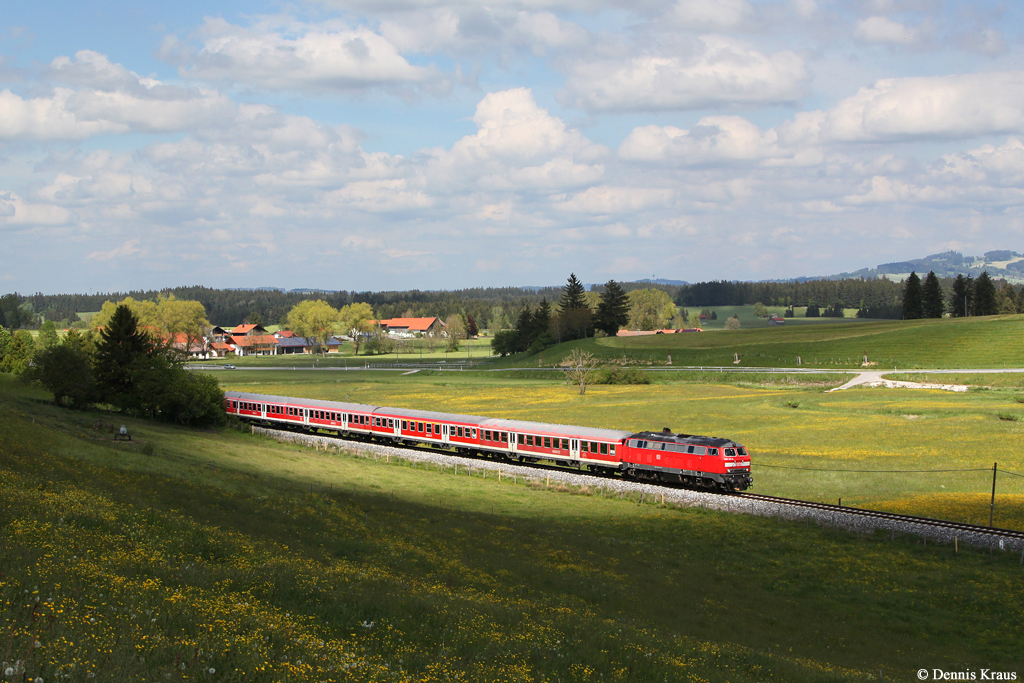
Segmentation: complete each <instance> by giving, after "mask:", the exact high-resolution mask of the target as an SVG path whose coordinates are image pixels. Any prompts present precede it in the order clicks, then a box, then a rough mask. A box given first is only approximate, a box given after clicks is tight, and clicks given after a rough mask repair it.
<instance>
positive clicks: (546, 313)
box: [526, 298, 554, 353]
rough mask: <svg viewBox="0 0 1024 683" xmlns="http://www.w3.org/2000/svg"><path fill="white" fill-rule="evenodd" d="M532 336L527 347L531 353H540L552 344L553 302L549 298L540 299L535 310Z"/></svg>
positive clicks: (531, 325) (531, 324)
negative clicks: (550, 302) (549, 301)
mask: <svg viewBox="0 0 1024 683" xmlns="http://www.w3.org/2000/svg"><path fill="white" fill-rule="evenodd" d="M530 327H531V336H530V345H529V347H528V348H527V349H526V350H527V351H529V352H530V353H538V352H539V351H543V350H544V349H545V348H547V347H548V346H551V344H552V342H553V341H554V340H552V338H551V332H550V330H551V304H549V303H548V300H547V298H543V299H541V300H540V304H539V305H538V306H537V310H536V311H534V312H533V320H532V321H531V323H530Z"/></svg>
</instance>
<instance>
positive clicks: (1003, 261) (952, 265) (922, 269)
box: [797, 249, 1024, 284]
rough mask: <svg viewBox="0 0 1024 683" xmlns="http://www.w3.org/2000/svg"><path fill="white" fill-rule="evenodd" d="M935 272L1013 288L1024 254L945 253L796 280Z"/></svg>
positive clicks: (1023, 269)
mask: <svg viewBox="0 0 1024 683" xmlns="http://www.w3.org/2000/svg"><path fill="white" fill-rule="evenodd" d="M930 270H934V271H935V274H936V275H938V276H939V277H956V276H957V275H961V274H962V275H972V276H974V277H977V276H978V275H981V273H982V272H984V271H988V274H989V275H991V276H992V277H994V278H997V279H998V278H1003V279H1006V280H1007V281H1009V282H1013V283H1015V284H1019V283H1024V254H1019V253H1017V252H1016V251H1010V250H1009V249H999V250H996V251H988V252H985V254H984V255H982V256H964V255H963V254H961V253H960V252H959V251H944V252H942V253H941V254H932V255H931V256H925V257H924V258H919V259H913V260H911V261H894V262H892V263H881V264H879V265H878V266H876V267H874V268H862V269H860V270H857V271H854V272H852V273H839V274H837V275H827V276H825V277H810V278H797V279H798V280H822V279H824V280H841V279H844V278H849V277H865V278H870V277H881V278H885V279H887V280H896V281H899V280H903V279H905V278H906V277H907V276H908V275H910V273H911V271H914V272H916V273H917V274H918V275H924V274H926V273H927V272H928V271H930Z"/></svg>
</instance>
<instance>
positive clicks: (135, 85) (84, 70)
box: [0, 50, 267, 140]
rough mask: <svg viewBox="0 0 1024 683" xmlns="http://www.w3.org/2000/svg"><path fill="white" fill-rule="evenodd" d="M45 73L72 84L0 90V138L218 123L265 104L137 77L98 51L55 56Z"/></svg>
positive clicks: (55, 136) (44, 137)
mask: <svg viewBox="0 0 1024 683" xmlns="http://www.w3.org/2000/svg"><path fill="white" fill-rule="evenodd" d="M47 75H48V76H50V77H51V78H53V79H54V80H58V81H61V82H64V83H67V84H71V85H76V86H79V87H78V88H77V89H75V88H66V87H56V88H53V89H52V91H51V92H50V94H48V95H40V96H37V97H32V98H28V99H26V98H23V97H21V96H20V95H17V94H15V93H13V92H11V91H10V90H3V91H0V138H18V139H25V138H29V139H37V140H51V139H72V140H74V139H83V138H87V137H91V136H94V135H102V134H108V133H128V132H148V133H154V132H170V131H181V130H189V129H199V128H206V127H223V126H228V125H231V124H232V123H234V122H235V121H236V120H237V119H238V118H239V117H246V116H251V115H252V114H254V113H257V112H263V111H266V110H267V108H266V107H253V106H241V107H240V106H238V105H236V104H235V103H234V102H233V101H232V100H231V99H230V98H229V97H227V96H226V95H223V94H221V93H219V92H216V91H214V90H209V89H206V88H182V87H178V86H171V85H167V84H164V83H162V82H160V81H158V80H155V79H152V78H143V77H141V76H139V75H138V74H135V73H133V72H131V71H128V70H127V69H125V68H124V67H123V66H121V65H119V64H112V63H111V62H110V61H109V60H108V59H107V58H106V56H104V55H101V54H99V53H96V52H92V51H90V50H82V51H80V52H78V53H76V54H75V58H74V59H71V58H68V57H58V58H57V59H55V60H53V62H52V63H51V64H50V66H49V68H48V70H47Z"/></svg>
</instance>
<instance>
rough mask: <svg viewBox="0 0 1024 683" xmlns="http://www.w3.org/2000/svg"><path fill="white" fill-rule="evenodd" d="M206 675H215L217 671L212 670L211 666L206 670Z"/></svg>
mask: <svg viewBox="0 0 1024 683" xmlns="http://www.w3.org/2000/svg"><path fill="white" fill-rule="evenodd" d="M206 673H208V674H215V673H217V670H216V669H214V668H213V667H212V666H211V667H210V668H209V669H207V670H206Z"/></svg>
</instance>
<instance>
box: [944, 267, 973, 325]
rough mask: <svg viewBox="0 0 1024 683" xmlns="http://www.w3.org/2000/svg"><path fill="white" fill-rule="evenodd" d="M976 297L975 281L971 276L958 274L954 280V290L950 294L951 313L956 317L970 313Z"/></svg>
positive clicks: (962, 316)
mask: <svg viewBox="0 0 1024 683" xmlns="http://www.w3.org/2000/svg"><path fill="white" fill-rule="evenodd" d="M973 298H974V283H973V281H972V278H971V276H969V275H968V276H967V277H964V276H963V274H960V275H957V276H956V279H955V280H953V290H952V291H951V292H950V295H949V313H950V315H952V316H953V317H954V318H964V317H966V316H968V315H970V311H971V303H972V299H973Z"/></svg>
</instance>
